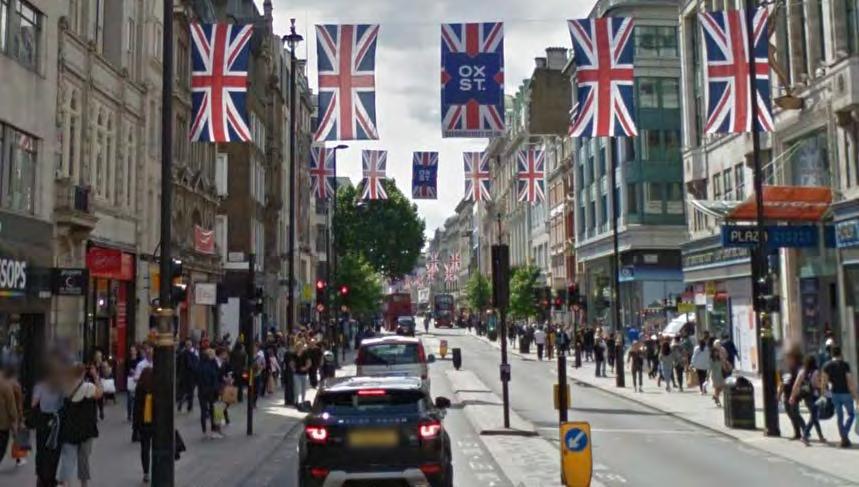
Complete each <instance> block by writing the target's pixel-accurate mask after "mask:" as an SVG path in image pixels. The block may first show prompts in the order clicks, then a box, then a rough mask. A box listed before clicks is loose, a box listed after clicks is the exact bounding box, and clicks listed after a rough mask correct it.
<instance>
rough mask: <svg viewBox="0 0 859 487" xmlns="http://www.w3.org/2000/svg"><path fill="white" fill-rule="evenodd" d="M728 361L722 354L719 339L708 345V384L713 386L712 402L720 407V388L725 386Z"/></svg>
mask: <svg viewBox="0 0 859 487" xmlns="http://www.w3.org/2000/svg"><path fill="white" fill-rule="evenodd" d="M728 367H729V366H728V361H727V359H726V358H725V356H724V350H723V349H722V347H721V346H720V345H719V341H718V340H716V341H715V342H713V346H712V347H710V385H711V386H713V402H715V403H716V406H719V407H722V400H721V399H720V397H721V395H722V389H724V388H725V372H727V371H729V369H728Z"/></svg>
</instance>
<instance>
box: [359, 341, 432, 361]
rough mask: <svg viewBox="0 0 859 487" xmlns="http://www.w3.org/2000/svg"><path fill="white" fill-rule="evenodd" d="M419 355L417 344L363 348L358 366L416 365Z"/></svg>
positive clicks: (384, 344)
mask: <svg viewBox="0 0 859 487" xmlns="http://www.w3.org/2000/svg"><path fill="white" fill-rule="evenodd" d="M418 355H419V354H418V344H417V343H379V344H377V345H367V346H364V347H361V350H360V352H359V354H358V365H401V364H416V363H418V362H419V360H418Z"/></svg>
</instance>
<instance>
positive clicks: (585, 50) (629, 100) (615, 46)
mask: <svg viewBox="0 0 859 487" xmlns="http://www.w3.org/2000/svg"><path fill="white" fill-rule="evenodd" d="M568 24H569V27H570V35H571V36H572V38H573V50H574V51H575V53H574V58H573V59H575V60H576V91H577V93H578V97H577V98H578V106H577V109H576V110H575V114H574V117H573V119H572V125H571V126H570V135H571V136H573V137H605V136H617V135H625V136H627V137H632V136H635V135H638V130H637V129H636V127H635V120H634V119H633V114H634V113H635V109H634V105H633V43H632V42H630V39H631V38H632V33H633V21H632V18H630V17H606V18H602V19H580V20H570V21H569V22H568Z"/></svg>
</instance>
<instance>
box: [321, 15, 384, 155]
mask: <svg viewBox="0 0 859 487" xmlns="http://www.w3.org/2000/svg"><path fill="white" fill-rule="evenodd" d="M378 38H379V26H378V25H376V24H371V25H365V24H362V25H317V26H316V53H317V63H318V70H319V113H320V117H319V126H318V128H317V130H316V136H315V137H316V140H318V141H321V140H375V139H378V138H379V134H378V132H377V131H376V73H375V70H376V42H377V41H378Z"/></svg>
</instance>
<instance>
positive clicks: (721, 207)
mask: <svg viewBox="0 0 859 487" xmlns="http://www.w3.org/2000/svg"><path fill="white" fill-rule="evenodd" d="M689 203H690V204H691V205H692V206H694V207H695V208H696V209H698V211H701V212H702V213H704V214H706V215H707V216H711V217H713V218H715V219H717V220H724V219H726V218H727V217H728V214H729V213H730V212H732V211H733V210H734V208H736V207H737V206H738V205H739V204H740V202H739V201H724V200H696V199H692V200H689Z"/></svg>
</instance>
